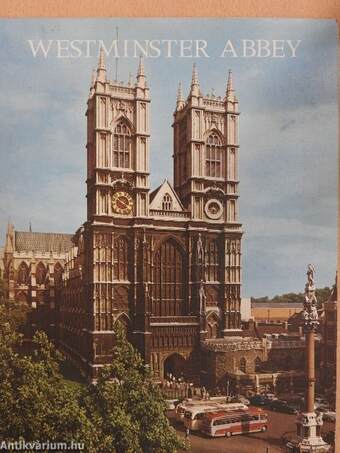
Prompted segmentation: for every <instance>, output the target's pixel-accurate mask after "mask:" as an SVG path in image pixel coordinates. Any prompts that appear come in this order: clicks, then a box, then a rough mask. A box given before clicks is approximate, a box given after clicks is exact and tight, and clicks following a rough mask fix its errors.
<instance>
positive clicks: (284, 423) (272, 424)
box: [169, 410, 334, 453]
mask: <svg viewBox="0 0 340 453" xmlns="http://www.w3.org/2000/svg"><path fill="white" fill-rule="evenodd" d="M266 412H267V413H268V419H269V424H268V430H267V431H266V432H265V433H253V434H248V435H238V436H235V437H232V438H225V437H219V438H214V439H213V438H207V437H205V436H204V435H203V434H200V433H197V434H193V433H192V434H190V436H189V440H190V445H191V449H190V450H189V451H191V452H193V453H210V452H214V453H216V452H218V453H224V452H226V453H278V452H282V451H283V450H282V447H283V444H282V442H281V440H280V439H281V437H282V436H283V435H288V436H289V435H292V434H294V433H295V432H296V426H295V418H296V416H295V415H288V414H282V413H278V412H272V411H270V410H266ZM169 417H170V419H171V420H172V421H173V422H174V423H173V424H174V426H175V427H176V430H177V432H178V434H180V435H181V436H184V427H183V424H182V423H177V422H175V421H174V418H173V417H174V412H173V411H171V412H169ZM331 430H334V423H329V422H325V423H324V426H323V430H322V431H323V432H324V433H326V432H328V431H331Z"/></svg>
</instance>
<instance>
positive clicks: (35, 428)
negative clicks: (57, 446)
mask: <svg viewBox="0 0 340 453" xmlns="http://www.w3.org/2000/svg"><path fill="white" fill-rule="evenodd" d="M21 308H22V307H21V306H20V304H19V305H18V304H16V303H15V302H12V301H6V299H5V298H4V297H1V295H0V439H2V440H6V441H12V442H15V441H20V440H25V441H34V440H39V441H40V442H44V441H47V440H48V441H49V442H68V443H70V442H71V441H73V442H80V443H84V445H85V450H84V451H86V452H87V453H115V452H117V453H149V452H150V453H151V452H152V453H172V452H175V451H176V450H177V449H178V448H183V447H184V444H183V442H182V441H180V440H179V439H178V438H177V436H176V432H175V430H174V429H173V428H172V427H171V426H170V424H169V421H168V419H167V418H166V415H165V410H166V406H165V402H164V399H163V397H162V395H161V393H160V391H159V389H158V388H157V387H156V386H155V385H154V384H153V383H152V379H151V375H150V371H149V369H148V368H147V367H146V366H145V364H144V363H143V360H142V358H141V356H140V355H139V354H138V353H137V352H136V351H135V350H134V348H133V346H132V345H131V344H130V343H129V342H128V341H127V340H126V339H125V337H124V335H123V333H122V332H121V331H119V332H118V333H117V336H116V345H115V347H114V350H113V361H112V365H110V366H108V367H105V368H103V370H102V372H101V374H100V376H99V379H98V382H97V383H96V385H92V384H88V385H79V386H74V385H70V381H67V380H65V379H64V378H63V376H62V374H61V373H60V363H61V360H62V356H61V354H60V353H59V352H58V351H57V350H56V348H55V347H54V346H53V345H52V344H51V343H50V342H49V340H48V338H47V336H46V334H45V333H42V332H38V333H36V335H35V336H34V338H33V348H32V350H33V352H32V354H30V355H25V354H23V353H22V348H21V347H22V335H21V334H20V333H18V332H17V331H16V329H19V328H20V327H21V326H22V323H23V322H24V319H23V318H22V317H21V314H20V309H21Z"/></svg>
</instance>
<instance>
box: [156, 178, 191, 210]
mask: <svg viewBox="0 0 340 453" xmlns="http://www.w3.org/2000/svg"><path fill="white" fill-rule="evenodd" d="M167 193H168V194H169V195H170V197H171V198H172V208H171V211H180V212H182V211H184V208H183V205H182V203H181V200H180V199H179V198H178V195H177V193H176V192H175V190H174V188H173V187H172V186H171V184H170V183H169V181H168V180H167V179H165V180H164V181H163V183H162V184H161V185H160V186H158V187H157V189H155V190H154V191H153V192H151V193H150V209H155V210H157V211H162V203H163V197H164V195H165V194H167Z"/></svg>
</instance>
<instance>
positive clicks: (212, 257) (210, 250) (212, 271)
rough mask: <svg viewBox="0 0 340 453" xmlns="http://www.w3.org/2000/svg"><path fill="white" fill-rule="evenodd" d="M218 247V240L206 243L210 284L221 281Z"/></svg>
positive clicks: (207, 272)
mask: <svg viewBox="0 0 340 453" xmlns="http://www.w3.org/2000/svg"><path fill="white" fill-rule="evenodd" d="M218 268H219V262H218V245H217V241H216V240H209V241H207V243H206V279H207V281H210V282H216V281H218V280H219V275H218V271H219V269H218Z"/></svg>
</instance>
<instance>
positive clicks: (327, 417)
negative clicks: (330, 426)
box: [322, 411, 336, 422]
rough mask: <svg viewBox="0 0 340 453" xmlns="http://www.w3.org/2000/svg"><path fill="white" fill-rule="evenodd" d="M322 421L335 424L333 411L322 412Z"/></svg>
mask: <svg viewBox="0 0 340 453" xmlns="http://www.w3.org/2000/svg"><path fill="white" fill-rule="evenodd" d="M322 420H323V421H325V422H335V420H336V412H334V411H325V412H322Z"/></svg>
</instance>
